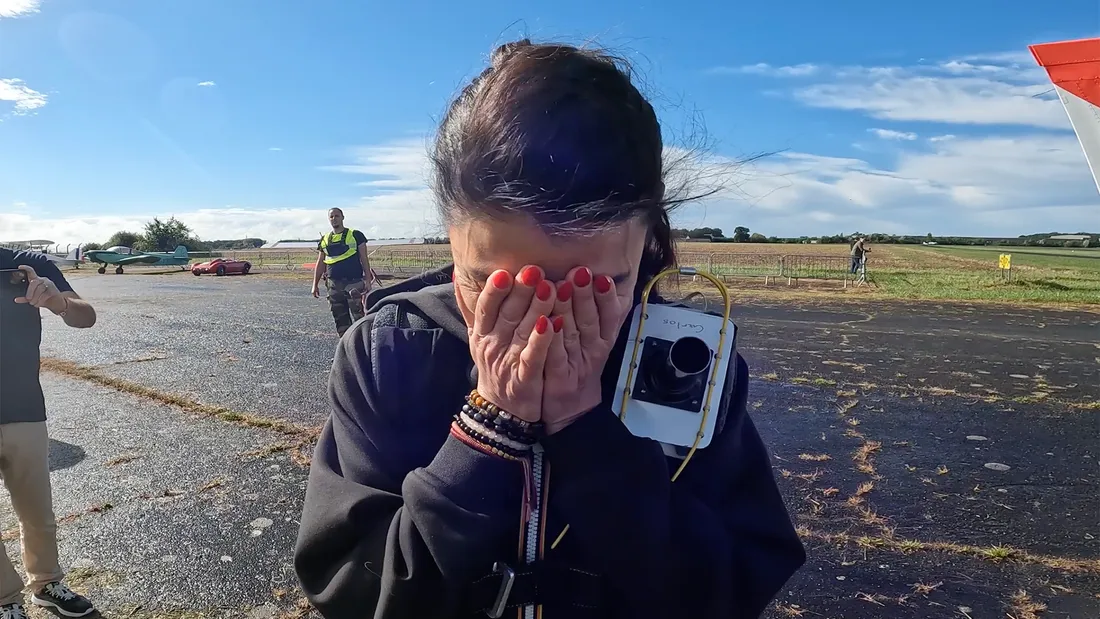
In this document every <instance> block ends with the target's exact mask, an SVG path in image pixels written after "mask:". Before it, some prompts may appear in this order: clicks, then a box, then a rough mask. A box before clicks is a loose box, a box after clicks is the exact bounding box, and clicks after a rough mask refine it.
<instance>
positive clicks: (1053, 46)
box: [1028, 38, 1100, 190]
mask: <svg viewBox="0 0 1100 619" xmlns="http://www.w3.org/2000/svg"><path fill="white" fill-rule="evenodd" d="M1028 49H1030V50H1031V55H1032V56H1034V57H1035V62H1037V63H1039V66H1041V67H1043V68H1044V69H1046V72H1047V76H1048V77H1049V78H1050V81H1051V83H1053V84H1054V91H1055V92H1057V93H1058V98H1059V99H1061V100H1062V106H1063V107H1065V108H1066V114H1067V115H1068V116H1069V122H1070V124H1071V125H1073V131H1074V132H1075V133H1077V141H1079V142H1080V143H1081V148H1082V150H1084V151H1085V160H1086V161H1087V162H1088V164H1089V170H1090V171H1091V172H1092V180H1093V181H1094V182H1095V183H1096V187H1097V189H1098V190H1100V174H1098V173H1100V38H1097V39H1078V40H1074V41H1055V42H1053V43H1040V44H1037V45H1031V46H1029V47H1028Z"/></svg>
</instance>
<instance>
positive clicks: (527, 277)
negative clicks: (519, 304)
mask: <svg viewBox="0 0 1100 619" xmlns="http://www.w3.org/2000/svg"><path fill="white" fill-rule="evenodd" d="M541 280H542V273H540V272H539V268H538V267H527V268H526V269H523V271H521V272H520V274H519V281H521V282H523V285H524V286H534V285H535V284H537V283H539V282H540V281H541Z"/></svg>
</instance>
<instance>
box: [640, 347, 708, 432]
mask: <svg viewBox="0 0 1100 619" xmlns="http://www.w3.org/2000/svg"><path fill="white" fill-rule="evenodd" d="M641 356H642V358H641V361H640V362H639V363H638V380H637V381H636V382H635V383H634V392H633V393H632V394H631V397H632V398H634V399H635V400H638V401H639V402H649V403H651V404H656V405H659V406H667V407H669V408H675V409H679V410H683V411H689V412H692V413H698V412H700V411H701V410H702V407H703V399H704V396H705V395H706V391H707V379H708V378H709V374H708V372H707V370H709V369H710V366H711V363H713V361H714V351H713V350H711V348H710V346H708V345H707V343H706V342H704V341H703V340H702V339H700V338H698V337H694V336H686V337H681V338H679V339H677V340H675V341H673V340H667V339H663V338H659V337H647V338H645V343H644V344H643V348H642V355H641Z"/></svg>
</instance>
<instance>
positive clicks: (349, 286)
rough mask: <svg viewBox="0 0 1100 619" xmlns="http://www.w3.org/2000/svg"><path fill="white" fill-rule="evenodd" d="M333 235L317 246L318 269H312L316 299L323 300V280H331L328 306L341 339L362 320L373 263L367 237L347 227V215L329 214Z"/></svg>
mask: <svg viewBox="0 0 1100 619" xmlns="http://www.w3.org/2000/svg"><path fill="white" fill-rule="evenodd" d="M328 221H329V223H330V224H332V232H331V233H329V234H326V235H325V236H323V237H321V242H320V243H318V244H317V252H318V256H317V265H316V266H315V267H314V268H313V290H312V293H313V297H314V298H317V297H320V296H321V290H320V284H321V277H322V276H326V275H327V278H328V289H329V293H328V303H329V307H330V308H331V309H332V318H333V320H334V321H335V322H336V332H337V333H339V334H340V335H341V336H343V335H344V332H345V331H347V330H348V328H349V327H351V325H352V324H353V323H354V322H355V321H357V320H359V319H360V318H362V317H363V298H364V297H365V296H366V295H367V293H368V292H370V285H371V278H370V273H371V270H370V260H369V258H368V257H367V237H366V235H364V234H363V233H362V232H360V231H358V230H352V229H350V228H345V227H344V211H342V210H340V209H338V208H332V209H329V211H328Z"/></svg>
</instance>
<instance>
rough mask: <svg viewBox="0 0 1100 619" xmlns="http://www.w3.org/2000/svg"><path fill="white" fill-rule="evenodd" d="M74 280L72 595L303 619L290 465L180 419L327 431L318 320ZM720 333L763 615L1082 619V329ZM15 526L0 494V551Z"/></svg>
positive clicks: (1091, 563) (830, 315)
mask: <svg viewBox="0 0 1100 619" xmlns="http://www.w3.org/2000/svg"><path fill="white" fill-rule="evenodd" d="M73 283H74V285H75V286H76V287H77V289H78V291H79V292H80V293H81V294H82V295H84V296H85V297H87V298H89V299H90V300H91V301H92V302H93V303H94V304H95V305H96V307H97V309H98V311H99V313H100V321H99V324H97V325H96V327H95V328H93V329H90V330H86V331H74V330H71V329H66V328H64V327H63V325H60V324H59V321H58V320H56V319H53V318H47V319H46V320H45V322H46V333H45V336H44V341H43V355H44V356H47V357H52V358H56V359H62V360H67V361H71V362H75V363H77V364H80V365H79V367H78V369H77V370H76V371H74V370H73V369H72V368H73V366H67V367H68V368H69V369H68V374H65V373H58V372H48V373H46V374H45V375H44V378H43V384H44V387H45V388H46V393H47V399H48V403H49V406H50V411H51V423H50V429H51V435H52V437H53V439H54V443H53V445H52V448H51V461H52V463H53V467H54V472H53V483H54V487H55V496H56V511H57V514H58V516H59V518H61V519H62V525H61V527H60V531H61V544H62V555H63V560H64V562H65V563H66V564H67V565H69V566H72V567H73V568H75V569H74V572H73V576H72V579H73V581H74V585H75V586H77V587H78V588H83V589H85V590H87V591H88V592H89V593H90V594H92V595H94V599H95V600H96V602H97V603H98V604H99V605H100V606H101V608H102V610H103V613H104V616H109V617H145V618H147V619H151V618H154V617H160V618H164V619H168V618H169V617H174V618H185V617H277V616H278V617H292V616H303V615H302V614H300V613H299V614H296V611H295V610H294V606H295V603H296V602H297V601H298V599H299V597H300V595H299V593H298V591H297V589H296V587H295V580H294V576H293V572H292V570H291V566H290V563H289V562H290V550H291V548H292V544H293V539H294V536H295V533H296V527H297V519H298V515H299V514H300V511H301V497H302V494H303V491H304V484H305V476H306V470H305V469H304V468H303V467H302V466H301V465H300V464H297V463H296V462H295V460H296V458H293V457H292V456H294V455H296V452H294V451H291V452H287V451H281V450H278V449H276V448H273V446H277V445H278V443H279V442H280V441H285V440H286V436H283V435H280V434H279V433H278V432H276V431H273V430H272V429H267V428H263V427H242V426H241V425H240V424H239V423H227V422H225V421H222V420H218V419H214V418H210V417H209V416H203V415H202V414H201V413H203V412H204V411H202V410H197V409H196V406H197V405H198V404H206V405H213V406H220V407H224V408H226V409H230V410H232V411H239V412H241V413H247V414H249V415H252V416H254V418H255V419H260V420H264V419H267V420H274V421H286V422H290V423H293V424H296V427H297V426H302V427H314V426H316V425H318V424H319V423H321V422H323V420H324V418H325V415H326V407H327V405H326V394H325V384H326V381H327V371H328V367H329V363H330V359H331V357H332V352H333V349H334V347H335V344H336V338H335V333H334V328H333V327H332V322H331V317H330V315H329V314H328V308H327V304H326V302H325V301H324V300H323V299H321V300H315V299H313V298H311V297H310V296H309V295H308V282H303V281H300V280H293V279H288V278H285V277H284V278H279V277H266V276H262V275H258V276H249V277H226V278H215V277H208V278H207V277H204V278H193V277H192V276H190V275H188V274H186V273H183V274H173V275H164V276H155V275H129V274H127V275H124V276H113V275H107V276H98V275H95V274H92V275H91V276H87V275H80V276H75V277H73ZM734 318H735V320H736V322H737V324H738V326H739V337H738V347H739V349H740V351H741V352H742V354H744V355H745V357H746V358H747V359H748V360H749V362H750V367H751V368H752V373H753V375H754V377H755V378H754V381H753V384H752V386H751V392H750V406H751V411H752V415H753V418H754V420H755V421H756V423H757V425H758V427H759V428H760V430H761V433H762V434H763V436H764V438H765V440H766V441H767V443H768V445H769V446H770V448H771V449H772V452H773V456H774V458H775V467H776V475H777V476H778V477H779V479H780V486H781V489H782V491H783V493H784V495H785V497H786V498H787V501H788V504H789V506H790V508H791V510H792V511H793V512H795V514H796V518H797V520H798V524H799V525H800V526H801V527H803V529H802V531H803V533H804V535H805V542H806V545H807V547H808V549H809V550H810V562H809V563H808V564H807V566H806V567H805V568H804V569H803V570H802V571H801V572H800V573H799V574H798V575H796V576H795V578H794V579H792V581H791V583H790V584H789V587H788V588H787V590H785V591H784V592H783V593H782V595H781V596H780V598H779V600H777V605H776V607H775V608H773V609H771V610H770V611H769V614H768V616H769V617H793V616H804V617H832V618H842V617H844V618H848V617H854V618H861V617H885V616H889V617H921V618H924V617H971V618H972V619H980V618H985V617H989V618H993V617H997V618H1001V617H1005V616H1006V614H1007V613H1009V612H1013V611H1012V609H1013V605H1014V604H1016V605H1017V606H1018V605H1019V604H1020V603H1021V602H1020V599H1019V598H1017V599H1016V601H1015V602H1014V601H1013V596H1014V595H1018V594H1019V592H1021V591H1022V592H1025V593H1026V594H1027V595H1028V596H1029V598H1030V599H1031V600H1034V601H1038V602H1041V603H1044V604H1046V605H1047V607H1048V610H1047V613H1046V614H1044V615H1042V616H1044V617H1047V616H1054V617H1073V618H1081V619H1091V618H1094V617H1097V616H1100V597H1098V594H1100V499H1098V496H1100V493H1098V473H1097V458H1100V410H1096V409H1095V408H1091V407H1090V403H1094V402H1097V401H1098V400H1100V376H1098V370H1100V339H1098V334H1100V329H1098V327H1100V317H1098V316H1097V315H1096V314H1089V313H1074V312H1060V311H1052V310H1022V309H1012V310H1005V309H1003V308H992V307H990V306H971V305H949V304H937V305H931V304H907V305H901V304H883V303H876V304H866V305H861V306H856V305H852V304H830V303H821V302H817V303H814V304H801V305H795V304H793V303H790V302H784V303H768V302H759V301H754V302H752V303H747V304H745V305H740V306H738V307H736V308H735V312H734ZM53 367H63V366H53ZM86 368H91V369H92V370H93V371H94V373H93V374H89V373H88V372H87V371H86ZM74 375H75V376H81V377H82V378H74V377H73V376H74ZM104 377H106V379H107V380H106V381H104V380H102V379H103V378H104ZM89 378H92V379H93V381H98V382H92V381H90V380H89ZM112 380H114V382H111V381H112ZM118 380H122V381H126V383H120V382H118ZM104 384H113V385H115V387H118V386H119V385H125V384H136V385H141V386H143V387H145V388H146V389H152V390H155V391H156V392H158V393H162V394H174V395H180V396H184V399H183V400H177V403H179V402H183V404H184V406H185V408H183V409H181V408H180V407H179V406H172V405H168V404H164V403H161V402H157V401H153V400H150V399H148V398H140V397H137V396H135V395H132V394H130V393H125V392H122V391H119V390H118V389H117V388H111V387H107V386H104ZM164 399H165V398H161V400H162V401H163V400H164ZM187 407H189V408H187ZM206 412H208V411H206ZM253 425H263V424H260V423H255V424H253ZM108 505H109V506H110V507H109V508H108V507H107V506H108ZM15 524H16V521H15V518H14V515H13V514H12V513H11V512H10V509H9V508H8V507H7V502H6V499H0V526H2V528H3V529H4V530H5V531H6V532H7V535H6V536H5V538H6V539H7V538H10V537H13V536H12V535H11V533H12V531H11V528H12V527H13V526H14V525H15ZM17 547H18V543H17V542H16V541H9V542H8V549H9V555H10V556H12V557H13V558H17V557H18V553H17ZM941 583H942V584H941ZM1016 614H1017V617H1018V619H1023V616H1026V615H1021V614H1020V613H1019V612H1018V611H1017V612H1016Z"/></svg>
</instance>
